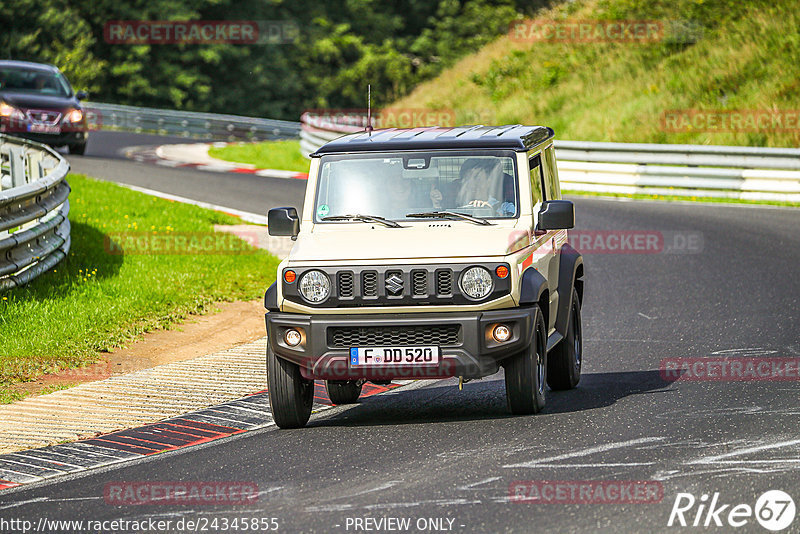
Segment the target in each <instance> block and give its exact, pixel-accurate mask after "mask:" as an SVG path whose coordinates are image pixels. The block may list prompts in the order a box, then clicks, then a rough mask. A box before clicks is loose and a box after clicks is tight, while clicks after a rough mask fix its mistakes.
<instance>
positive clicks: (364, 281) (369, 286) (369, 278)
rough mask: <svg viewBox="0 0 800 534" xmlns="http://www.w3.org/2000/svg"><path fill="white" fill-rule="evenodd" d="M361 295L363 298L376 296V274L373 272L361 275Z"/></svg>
mask: <svg viewBox="0 0 800 534" xmlns="http://www.w3.org/2000/svg"><path fill="white" fill-rule="evenodd" d="M361 293H362V294H363V295H364V296H365V297H377V296H378V273H376V272H375V271H364V272H362V273H361Z"/></svg>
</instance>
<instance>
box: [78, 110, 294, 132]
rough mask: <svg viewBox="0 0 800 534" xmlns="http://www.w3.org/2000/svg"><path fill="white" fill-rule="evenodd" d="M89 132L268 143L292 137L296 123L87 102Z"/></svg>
mask: <svg viewBox="0 0 800 534" xmlns="http://www.w3.org/2000/svg"><path fill="white" fill-rule="evenodd" d="M84 110H85V111H86V112H87V118H88V121H89V125H90V129H94V130H99V129H104V130H105V129H107V130H121V131H128V132H134V133H153V134H158V135H174V136H176V137H186V138H194V139H206V140H211V141H268V140H275V139H287V138H296V137H297V136H298V135H299V134H300V123H297V122H290V121H281V120H275V119H259V118H255V117H242V116H239V115H220V114H216V113H197V112H192V111H173V110H166V109H153V108H139V107H133V106H119V105H116V104H102V103H99V102H87V103H86V104H84Z"/></svg>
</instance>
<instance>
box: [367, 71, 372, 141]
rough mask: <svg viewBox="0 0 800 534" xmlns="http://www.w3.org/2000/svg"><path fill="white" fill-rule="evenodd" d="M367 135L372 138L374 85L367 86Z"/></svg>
mask: <svg viewBox="0 0 800 534" xmlns="http://www.w3.org/2000/svg"><path fill="white" fill-rule="evenodd" d="M367 133H368V134H369V135H370V137H372V84H367Z"/></svg>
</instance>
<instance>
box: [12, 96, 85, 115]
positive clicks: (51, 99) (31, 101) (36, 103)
mask: <svg viewBox="0 0 800 534" xmlns="http://www.w3.org/2000/svg"><path fill="white" fill-rule="evenodd" d="M0 100H2V101H4V102H6V103H8V104H11V105H12V106H14V107H16V108H21V109H31V108H33V109H50V110H58V111H60V112H64V111H65V110H67V109H70V108H79V109H80V104H79V103H78V99H77V98H75V97H63V96H53V95H37V94H31V93H14V92H10V91H0Z"/></svg>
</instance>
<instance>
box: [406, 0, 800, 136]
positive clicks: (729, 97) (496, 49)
mask: <svg viewBox="0 0 800 534" xmlns="http://www.w3.org/2000/svg"><path fill="white" fill-rule="evenodd" d="M552 19H555V20H556V21H559V20H566V21H575V20H660V21H665V26H664V27H665V34H664V38H663V39H658V40H656V41H653V42H649V43H641V42H640V43H631V42H594V43H575V42H565V41H564V40H562V41H560V42H558V41H552V42H541V41H540V42H531V41H527V42H523V41H521V40H519V39H516V40H515V39H511V38H510V37H509V36H508V35H506V36H504V37H502V38H500V39H498V40H497V41H495V42H493V43H491V44H489V45H487V46H485V47H483V48H481V49H480V50H478V51H477V52H476V53H475V54H473V55H471V56H469V57H466V58H465V59H463V60H462V61H460V62H458V63H457V64H456V65H454V66H453V67H452V68H450V69H448V70H446V71H445V72H444V73H443V74H441V75H440V76H439V77H438V78H436V79H434V80H432V81H430V82H427V83H424V84H422V85H420V86H418V87H417V88H416V89H415V90H414V91H413V92H412V93H411V94H410V95H409V96H407V97H405V98H403V99H401V100H399V101H397V102H395V103H394V104H393V105H392V107H401V108H420V107H425V108H431V109H445V110H454V111H455V115H456V120H457V123H459V124H475V123H483V124H491V123H494V124H507V123H527V124H545V125H548V126H551V127H553V128H554V129H555V130H556V135H557V137H558V138H560V139H574V140H589V141H619V142H625V141H628V142H653V143H696V144H736V145H761V146H798V145H800V125H798V123H797V122H795V124H794V126H793V127H790V128H788V129H785V130H787V131H756V132H752V131H750V132H747V131H733V132H732V131H725V132H713V133H710V132H701V131H696V130H694V131H680V132H668V131H665V130H666V128H664V127H663V126H662V119H663V116H664V113H665V111H669V110H684V109H692V110H715V111H725V110H779V111H787V110H789V111H795V112H797V110H800V32H798V27H800V5H798V3H797V0H773V1H761V0H755V1H742V0H576V1H574V2H569V3H564V4H560V5H558V6H556V7H555V8H553V9H552V10H550V11H546V12H542V14H541V16H540V17H539V19H537V20H542V21H544V20H552ZM675 28H681V29H680V30H676V29H675ZM682 32H683V33H682Z"/></svg>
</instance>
